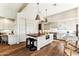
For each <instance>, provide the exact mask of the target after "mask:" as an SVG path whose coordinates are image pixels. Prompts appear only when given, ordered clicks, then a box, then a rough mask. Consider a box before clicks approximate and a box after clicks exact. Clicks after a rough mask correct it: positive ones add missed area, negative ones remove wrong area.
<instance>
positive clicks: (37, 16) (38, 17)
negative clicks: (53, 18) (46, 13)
mask: <svg viewBox="0 0 79 59" xmlns="http://www.w3.org/2000/svg"><path fill="white" fill-rule="evenodd" d="M37 11H38V14H37V15H36V18H35V20H40V16H39V3H37Z"/></svg>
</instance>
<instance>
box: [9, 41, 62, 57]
mask: <svg viewBox="0 0 79 59" xmlns="http://www.w3.org/2000/svg"><path fill="white" fill-rule="evenodd" d="M63 55H64V46H63V44H61V43H60V42H59V41H54V42H52V43H51V44H49V45H47V46H45V47H43V48H41V50H39V51H29V50H28V49H27V48H25V47H24V48H23V49H20V50H18V51H15V52H13V53H11V54H9V56H63Z"/></svg>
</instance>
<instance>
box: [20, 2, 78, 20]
mask: <svg viewBox="0 0 79 59" xmlns="http://www.w3.org/2000/svg"><path fill="white" fill-rule="evenodd" d="M78 6H79V4H69V3H58V4H57V5H56V6H54V5H53V4H52V3H40V4H39V10H40V16H41V17H45V16H46V12H45V9H47V10H48V11H47V15H48V16H50V15H53V14H56V13H60V12H62V11H66V10H69V9H72V8H75V7H78ZM21 14H22V15H23V17H26V18H27V19H35V16H36V14H37V4H36V3H29V4H28V6H27V7H26V8H25V9H24V10H23V11H22V12H21ZM50 21H52V20H50Z"/></svg>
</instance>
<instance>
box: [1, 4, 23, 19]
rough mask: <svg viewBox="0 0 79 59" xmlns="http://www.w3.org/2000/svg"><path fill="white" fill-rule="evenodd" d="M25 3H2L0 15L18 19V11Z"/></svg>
mask: <svg viewBox="0 0 79 59" xmlns="http://www.w3.org/2000/svg"><path fill="white" fill-rule="evenodd" d="M22 5H23V3H0V16H1V17H5V18H11V19H16V17H17V12H18V10H19V9H20V7H22Z"/></svg>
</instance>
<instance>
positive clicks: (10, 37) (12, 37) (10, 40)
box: [8, 35, 17, 45]
mask: <svg viewBox="0 0 79 59" xmlns="http://www.w3.org/2000/svg"><path fill="white" fill-rule="evenodd" d="M16 43H17V40H16V36H15V35H8V44H10V45H13V44H16Z"/></svg>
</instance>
